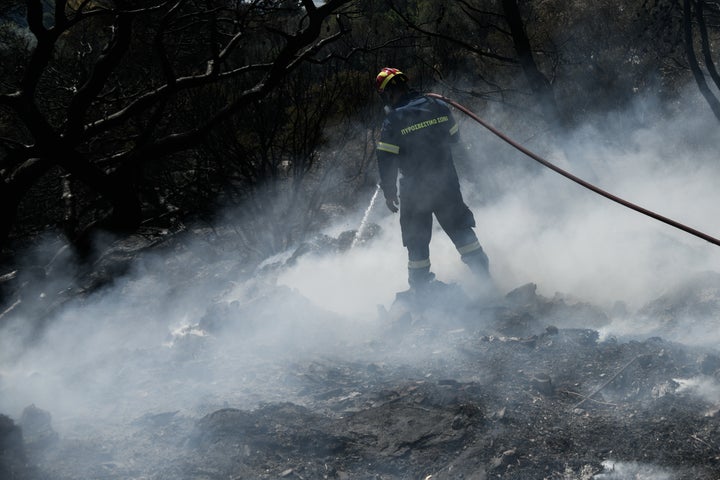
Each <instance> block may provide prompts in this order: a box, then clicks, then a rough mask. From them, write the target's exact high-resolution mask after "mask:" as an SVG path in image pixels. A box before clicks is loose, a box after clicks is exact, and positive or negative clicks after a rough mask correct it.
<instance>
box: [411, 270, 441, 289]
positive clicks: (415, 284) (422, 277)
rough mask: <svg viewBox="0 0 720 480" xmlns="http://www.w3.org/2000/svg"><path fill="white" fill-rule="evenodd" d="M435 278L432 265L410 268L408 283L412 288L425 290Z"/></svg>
mask: <svg viewBox="0 0 720 480" xmlns="http://www.w3.org/2000/svg"><path fill="white" fill-rule="evenodd" d="M433 280H435V274H434V273H432V272H431V271H430V267H429V266H428V267H422V268H408V283H409V284H410V289H411V290H424V289H426V288H427V287H428V285H430V284H431V283H432V281H433Z"/></svg>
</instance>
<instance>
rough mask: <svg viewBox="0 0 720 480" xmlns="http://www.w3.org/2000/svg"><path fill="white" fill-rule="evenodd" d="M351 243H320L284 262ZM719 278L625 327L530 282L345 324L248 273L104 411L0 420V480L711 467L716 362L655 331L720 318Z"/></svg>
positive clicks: (552, 474) (716, 455) (115, 378)
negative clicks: (236, 290) (620, 333)
mask: <svg viewBox="0 0 720 480" xmlns="http://www.w3.org/2000/svg"><path fill="white" fill-rule="evenodd" d="M350 240H351V239H350V237H349V236H347V235H346V236H345V237H343V238H339V239H334V240H333V239H330V240H328V239H326V238H320V237H319V238H318V239H317V242H315V244H313V245H314V246H313V245H309V246H305V247H303V248H301V249H298V250H296V251H295V256H294V257H293V256H292V255H291V256H290V257H289V258H287V259H286V260H285V264H291V263H292V261H291V260H290V259H292V258H297V257H298V256H300V255H304V254H306V253H310V252H313V251H314V250H315V248H316V247H317V248H318V249H320V250H322V249H323V248H330V247H332V249H333V251H334V250H336V249H341V248H344V246H346V244H347V243H348V241H350ZM323 245H325V247H323ZM327 245H330V247H328V246H327ZM288 261H289V263H288ZM201 263H202V262H200V261H198V265H200V264H201ZM274 268H281V266H275V267H273V269H274ZM205 269H206V270H200V271H199V275H200V276H201V277H203V278H211V277H212V278H214V279H215V281H216V282H217V284H218V285H221V284H223V278H222V277H218V276H217V275H216V276H215V277H213V276H212V274H211V273H209V272H208V271H207V267H205ZM268 270H272V269H268V268H265V270H264V271H268ZM226 271H227V272H237V265H228V266H227V268H226ZM717 278H718V277H717V276H716V275H715V274H704V275H702V276H700V277H698V278H697V279H694V280H692V281H690V282H687V283H685V284H683V285H681V286H680V287H679V288H678V289H677V290H676V291H674V292H669V293H668V294H666V295H664V296H662V297H660V298H658V299H657V300H656V301H655V302H651V303H650V304H648V305H647V306H646V307H645V308H643V309H642V310H641V311H640V313H639V314H638V315H637V319H638V320H642V321H647V320H648V319H651V320H655V322H656V324H657V326H658V329H657V330H656V331H654V332H653V335H654V336H644V337H638V336H635V337H632V338H629V337H628V338H623V337H613V336H610V335H607V334H606V333H605V330H604V329H605V328H606V327H607V326H608V325H609V324H610V321H611V320H610V317H609V314H608V313H606V312H605V311H603V309H601V308H599V307H597V306H594V305H591V304H588V303H585V302H581V301H577V300H574V299H572V298H569V297H566V296H563V295H556V296H555V297H553V298H545V297H543V296H541V295H539V294H538V293H537V285H535V284H532V283H530V284H526V285H522V286H520V287H518V288H517V289H515V290H513V291H511V292H509V293H508V294H507V295H504V296H500V297H498V298H492V299H490V298H481V299H473V300H471V299H469V298H468V297H467V296H465V294H464V293H463V292H462V291H461V290H460V289H458V288H456V287H455V286H453V285H445V286H443V288H442V289H440V290H439V291H437V292H435V293H432V292H430V293H428V295H431V296H432V295H439V296H440V297H442V298H441V300H440V299H439V300H438V301H437V302H432V301H428V300H432V298H430V299H428V298H424V299H423V300H424V302H423V303H420V304H418V303H414V301H413V299H412V298H411V297H407V296H403V295H400V296H399V297H398V300H399V301H398V302H396V303H395V304H394V305H392V306H388V307H387V308H386V307H382V308H380V309H379V313H378V318H377V319H376V322H375V323H373V324H372V325H371V326H370V327H368V328H367V329H366V331H364V332H363V333H364V334H363V335H356V334H352V333H351V334H347V332H345V335H343V327H342V325H341V323H342V319H341V318H339V316H337V315H335V314H333V313H332V312H327V311H324V310H323V309H322V308H320V307H317V306H315V305H313V304H312V302H310V301H309V300H308V299H306V298H304V297H303V296H302V295H300V294H299V293H298V292H296V291H293V290H291V289H289V288H287V287H278V286H273V285H272V282H269V283H266V282H264V280H263V279H262V278H251V279H249V280H247V285H246V288H245V290H244V291H243V292H244V293H243V295H237V296H235V298H234V299H232V300H226V299H225V300H223V299H218V300H216V301H215V300H213V301H209V302H208V304H209V305H210V306H209V307H208V308H207V310H206V311H205V312H204V314H202V315H199V316H198V317H197V319H196V322H194V323H193V322H191V324H189V325H187V326H185V327H184V328H182V329H179V330H177V331H175V332H173V334H172V335H170V336H169V337H168V338H167V339H165V340H166V342H165V343H164V345H163V347H162V349H158V350H151V349H148V348H147V347H145V348H144V349H136V350H133V351H129V352H123V353H122V355H121V359H122V363H123V368H122V369H120V371H118V372H112V373H111V374H109V375H108V378H105V379H103V380H104V381H106V382H107V383H108V385H112V386H113V387H116V388H117V389H118V391H120V392H122V396H123V398H118V399H117V400H111V401H108V403H107V404H105V405H99V406H96V408H100V409H102V412H100V413H98V412H95V411H94V410H91V409H88V410H86V411H85V413H84V417H83V415H81V417H82V418H79V419H77V418H76V419H73V420H74V422H73V424H72V426H71V427H68V419H58V418H57V416H56V415H54V414H53V412H52V411H46V410H45V409H48V410H49V409H50V408H51V407H50V406H45V405H42V404H38V405H37V406H35V405H30V406H28V407H27V408H26V409H25V411H24V413H22V414H20V415H19V416H18V418H17V419H16V420H13V419H12V418H10V417H8V416H5V415H0V478H3V479H5V478H8V479H12V480H45V479H47V480H50V479H52V480H71V479H72V480H79V479H88V478H98V479H99V478H103V479H117V480H120V479H141V478H142V479H152V480H171V479H172V480H179V479H180V480H181V479H198V480H200V479H202V480H220V479H223V480H226V479H233V480H240V479H325V478H326V479H386V480H399V479H425V480H430V479H433V480H438V479H491V478H503V479H563V480H565V479H587V480H589V479H625V478H657V479H664V478H668V479H670V478H672V479H680V480H683V479H688V480H689V479H693V480H697V479H716V478H719V477H720V355H719V354H718V352H717V350H716V349H714V348H711V347H708V348H699V347H697V346H689V345H686V344H682V343H676V342H673V341H670V340H668V339H666V338H664V337H663V336H662V335H661V334H660V333H661V330H660V328H659V327H661V326H663V325H666V326H671V327H673V328H675V327H676V326H679V325H682V324H683V322H685V321H686V320H685V319H687V318H688V317H691V316H692V317H693V319H694V320H696V321H697V322H698V323H697V324H695V325H694V326H696V327H698V328H699V327H700V326H701V325H700V322H701V323H702V327H703V328H717V325H713V322H717V314H716V313H714V312H716V311H717V310H713V309H714V306H716V305H717V299H718V298H720V297H719V296H718V295H717V292H718V291H720V289H718V287H717V285H718V283H717V282H716V279H717ZM188 281H191V280H188ZM713 302H716V303H713ZM450 304H452V308H449V307H448V305H450ZM624 314H625V315H627V317H626V318H627V320H628V321H633V318H632V314H629V313H627V312H625V313H624ZM696 314H698V315H699V314H702V315H699V316H698V315H696ZM700 317H702V318H700ZM278 330H282V331H283V332H284V333H285V335H284V336H283V337H282V339H278V336H277V335H276V334H275V333H276V332H277V331H278ZM655 333H657V335H655ZM230 339H233V341H232V342H231V341H229V340H230ZM134 372H140V373H144V375H138V376H137V378H139V379H140V380H137V381H132V379H133V378H135V376H134V375H133V373H134ZM82 378H84V377H80V380H81V379H82ZM2 380H3V378H2V377H0V391H2V388H4V387H3V383H2ZM80 380H78V381H80ZM216 386H219V387H218V388H213V387H216ZM102 387H103V385H100V386H95V388H102ZM220 387H222V388H220ZM189 393H190V394H189ZM192 394H194V396H193V395H192ZM173 397H176V398H175V400H176V401H175V402H169V401H168V400H169V399H171V398H173ZM186 399H187V400H186ZM189 399H192V401H190V400H189ZM184 402H185V403H184ZM168 405H172V408H167V406H168ZM128 412H129V413H128ZM5 413H12V412H5ZM128 415H129V416H128ZM99 420H101V421H99ZM58 422H63V423H64V425H63V427H64V428H57V427H56V425H54V424H55V423H58ZM57 432H59V433H57Z"/></svg>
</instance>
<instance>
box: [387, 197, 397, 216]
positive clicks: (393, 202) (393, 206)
mask: <svg viewBox="0 0 720 480" xmlns="http://www.w3.org/2000/svg"><path fill="white" fill-rule="evenodd" d="M385 204H386V205H387V207H388V209H389V210H390V211H391V212H393V213H397V211H398V205H399V204H400V202H399V201H398V198H397V196H392V197H386V198H385Z"/></svg>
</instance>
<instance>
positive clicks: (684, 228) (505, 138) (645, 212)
mask: <svg viewBox="0 0 720 480" xmlns="http://www.w3.org/2000/svg"><path fill="white" fill-rule="evenodd" d="M425 95H426V96H428V97H432V98H438V99H440V100H442V101H444V102H447V103H449V104H450V105H452V106H454V107H455V108H457V109H458V110H460V111H461V112H463V113H464V114H465V115H467V116H468V117H470V118H472V119H473V120H475V121H476V122H477V123H479V124H480V125H482V126H483V127H485V128H486V129H488V130H490V131H491V132H492V133H493V134H495V135H496V136H497V137H499V138H500V139H501V140H503V141H504V142H506V143H508V144H509V145H511V146H512V147H514V148H515V149H517V150H519V151H521V152H522V153H524V154H525V155H527V156H528V157H530V158H532V159H533V160H535V161H536V162H538V163H540V164H541V165H543V166H545V167H547V168H549V169H550V170H553V171H555V172H556V173H559V174H560V175H562V176H564V177H566V178H569V179H570V180H572V181H573V182H575V183H577V184H579V185H581V186H583V187H585V188H587V189H588V190H591V191H593V192H595V193H597V194H598V195H602V196H603V197H605V198H607V199H609V200H612V201H613V202H616V203H619V204H620V205H622V206H624V207H627V208H630V209H632V210H635V211H636V212H640V213H642V214H643V215H647V216H648V217H651V218H654V219H655V220H659V221H661V222H663V223H666V224H668V225H670V226H673V227H675V228H678V229H680V230H682V231H684V232H687V233H689V234H691V235H694V236H696V237H698V238H702V239H703V240H706V241H708V242H710V243H712V244H714V245H718V246H720V240H718V239H717V238H715V237H711V236H710V235H708V234H706V233H703V232H701V231H699V230H695V229H694V228H690V227H688V226H687V225H683V224H682V223H680V222H676V221H675V220H672V219H670V218H667V217H664V216H662V215H659V214H657V213H655V212H653V211H651V210H648V209H647V208H643V207H640V206H638V205H635V204H634V203H631V202H628V201H627V200H624V199H622V198H620V197H618V196H616V195H613V194H612V193H609V192H606V191H605V190H602V189H601V188H599V187H596V186H595V185H593V184H591V183H588V182H586V181H585V180H583V179H581V178H579V177H576V176H575V175H573V174H571V173H569V172H567V171H565V170H563V169H562V168H560V167H558V166H557V165H554V164H552V163H550V162H549V161H547V160H545V159H544V158H542V157H541V156H540V155H538V154H536V153H534V152H532V151H530V150H528V149H527V148H525V147H523V146H522V145H520V144H519V143H517V142H515V141H514V140H512V139H511V138H510V137H508V136H507V135H505V134H504V133H502V132H501V131H499V130H498V129H497V128H495V127H493V126H492V125H490V124H488V123H487V122H485V121H484V120H482V119H481V118H480V117H478V116H477V115H475V113H473V112H472V111H471V110H470V109H469V108H467V107H465V106H463V105H461V104H459V103H457V102H456V101H454V100H451V99H449V98H447V97H445V96H443V95H440V94H437V93H426V94H425Z"/></svg>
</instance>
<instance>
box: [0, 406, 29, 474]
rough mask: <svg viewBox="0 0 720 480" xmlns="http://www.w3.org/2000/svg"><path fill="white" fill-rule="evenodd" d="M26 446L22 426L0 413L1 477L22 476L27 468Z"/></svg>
mask: <svg viewBox="0 0 720 480" xmlns="http://www.w3.org/2000/svg"><path fill="white" fill-rule="evenodd" d="M25 462H26V456H25V447H24V445H23V435H22V431H21V430H20V427H18V426H17V425H15V422H13V421H12V419H11V418H10V417H8V416H6V415H2V414H0V478H3V479H5V478H7V479H13V478H21V475H20V473H21V472H22V471H23V470H24V469H25Z"/></svg>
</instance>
